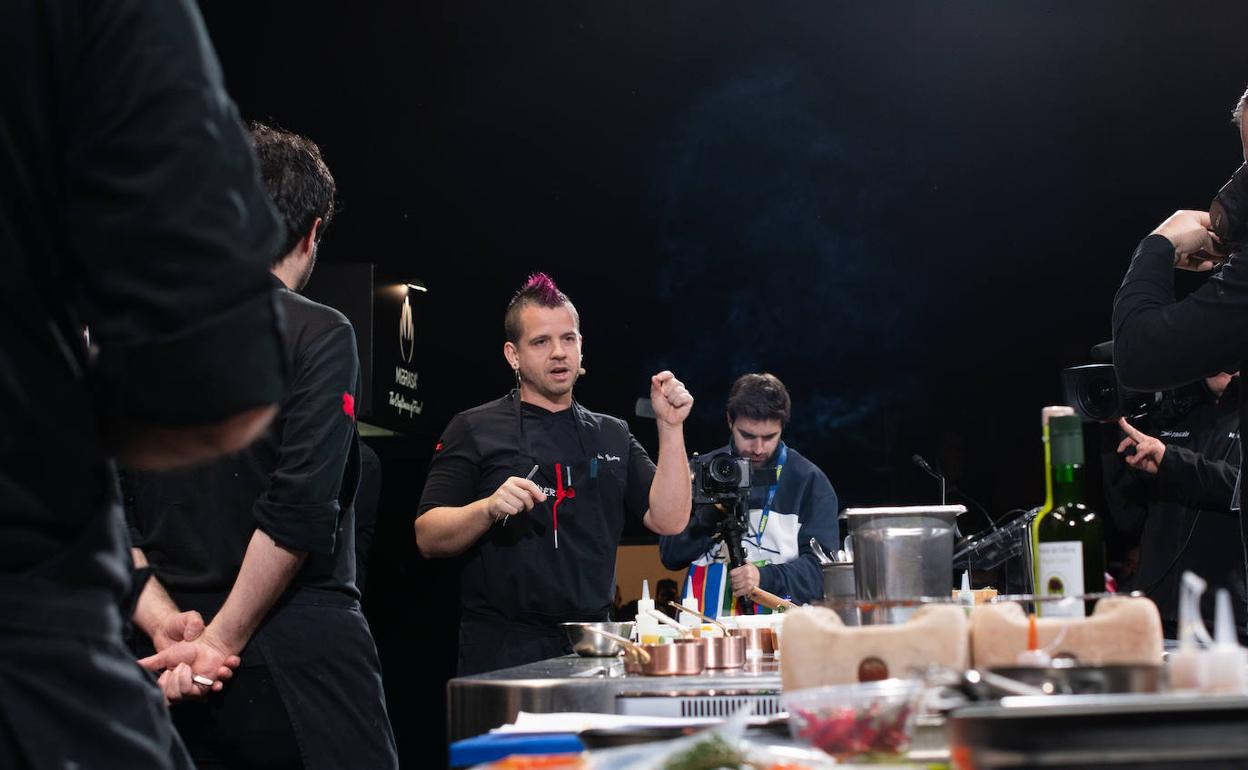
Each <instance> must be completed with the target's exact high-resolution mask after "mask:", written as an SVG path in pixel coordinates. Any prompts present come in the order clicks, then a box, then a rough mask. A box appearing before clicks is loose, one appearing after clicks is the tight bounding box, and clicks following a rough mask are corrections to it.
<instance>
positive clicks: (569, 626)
mask: <svg viewBox="0 0 1248 770" xmlns="http://www.w3.org/2000/svg"><path fill="white" fill-rule="evenodd" d="M560 625H561V626H563V628H564V630H565V631H567V632H568V641H569V642H571V643H572V649H573V650H574V651H576V654H577V655H580V656H581V657H583V658H613V657H615V656H616V655H619V654H620V645H619V644H617V643H616V642H613V641H611V640H610V639H608V638H606V637H605V636H600V635H598V634H595V633H591V632H589V631H586V630H585V629H586V627H589V626H592V627H593V628H597V629H599V630H601V631H606V632H607V633H610V634H615V635H616V636H623V637H626V638H627V637H629V636H632V633H633V624H632V623H608V622H602V623H560Z"/></svg>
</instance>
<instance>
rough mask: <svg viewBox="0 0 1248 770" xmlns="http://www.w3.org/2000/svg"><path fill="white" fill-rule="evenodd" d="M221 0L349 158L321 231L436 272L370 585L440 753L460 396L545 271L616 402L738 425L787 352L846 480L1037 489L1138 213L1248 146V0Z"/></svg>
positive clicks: (259, 76)
mask: <svg viewBox="0 0 1248 770" xmlns="http://www.w3.org/2000/svg"><path fill="white" fill-rule="evenodd" d="M201 8H202V10H203V13H204V15H205V19H206V22H207V25H208V28H209V32H210V34H211V36H212V38H213V40H214V42H215V44H216V46H217V49H218V52H219V55H220V58H221V61H222V65H223V67H224V70H225V74H226V80H227V83H228V86H229V88H230V91H231V93H232V94H233V95H234V97H235V99H236V100H237V102H238V104H239V107H240V110H241V112H242V113H243V115H244V117H246V118H251V119H264V120H270V121H272V122H274V123H276V124H278V125H281V126H283V127H285V128H289V129H291V130H295V131H298V132H300V133H304V134H306V135H308V136H309V137H311V138H312V139H314V140H315V141H316V142H318V143H319V144H320V146H321V147H322V149H323V151H324V154H325V157H326V159H327V161H328V163H329V165H330V167H331V169H332V170H333V172H334V174H335V176H336V177H337V181H338V185H339V191H340V197H341V202H342V212H341V215H340V217H339V219H338V220H337V221H336V222H335V224H334V225H333V227H332V228H331V229H330V230H329V234H328V235H327V237H326V240H325V243H324V245H323V248H322V251H321V253H322V257H321V258H322V260H324V261H325V262H374V263H377V264H378V266H379V267H378V270H379V274H383V273H384V274H385V275H387V276H390V277H392V278H395V279H398V280H407V279H412V278H417V279H420V280H421V281H423V282H424V284H425V285H427V286H428V287H429V294H428V296H427V298H426V300H427V302H426V305H425V308H424V310H423V311H422V318H423V323H422V328H420V329H418V331H417V334H418V336H419V338H420V344H421V347H420V351H421V361H419V362H418V363H419V369H420V372H421V391H422V394H423V397H424V402H425V405H426V411H425V414H424V416H423V417H424V420H423V424H422V429H421V430H419V431H417V432H415V433H413V434H411V435H409V436H406V437H396V438H388V439H377V440H373V441H372V442H371V443H372V445H373V446H374V447H375V448H376V449H377V450H378V452H379V453H380V454H381V457H382V461H383V467H384V472H385V486H384V487H383V492H382V502H381V509H380V520H379V523H378V535H377V543H376V547H375V549H374V555H373V566H372V569H371V571H370V578H369V587H368V594H367V595H366V602H365V606H366V611H367V612H368V614H369V617H370V620H371V622H372V624H373V627H374V631H375V632H376V636H377V640H378V646H379V648H380V650H381V654H382V658H383V663H384V665H385V668H386V670H385V674H386V679H387V688H388V693H389V698H390V708H391V715H392V718H393V721H394V722H395V727H396V732H397V734H398V738H399V741H400V751H401V753H402V754H403V755H404V757H405V764H408V765H411V766H416V765H417V764H424V762H425V761H430V760H434V761H435V763H436V760H437V758H438V755H437V754H433V755H431V754H429V753H428V752H430V751H433V752H441V751H442V750H443V736H444V732H443V731H444V723H443V722H442V721H440V720H441V719H442V717H441V713H440V710H441V709H442V700H441V699H442V697H443V696H442V693H443V686H444V683H445V681H446V678H447V677H448V676H449V674H450V672H451V670H452V669H453V656H454V633H455V629H454V626H455V618H456V614H457V609H456V602H457V596H458V589H457V585H456V582H455V565H454V562H441V563H433V562H426V561H423V560H421V558H420V557H419V554H417V553H416V550H415V547H414V543H413V542H412V537H411V521H412V516H413V514H414V512H415V508H416V502H417V500H418V498H419V493H420V488H421V483H422V478H423V474H424V467H425V464H426V462H427V458H428V455H429V452H430V450H431V448H432V444H433V442H434V441H435V440H436V437H437V434H438V432H439V431H440V430H441V428H442V427H443V425H444V424H445V422H446V421H447V419H449V417H450V416H451V415H452V414H453V413H454V412H456V411H458V410H460V409H463V408H466V407H469V406H471V405H474V404H477V403H480V402H482V401H485V400H487V399H490V398H494V397H497V396H499V395H501V394H503V393H504V392H505V391H506V389H507V388H508V387H509V378H510V372H509V370H508V369H507V367H506V366H505V364H504V363H503V361H502V357H501V345H502V333H501V323H502V312H503V308H504V306H505V304H506V301H507V299H508V298H509V296H510V294H511V293H512V292H513V291H514V290H515V289H516V288H517V287H518V286H519V284H520V283H521V282H522V281H523V280H524V278H525V276H526V275H527V274H528V273H529V272H531V271H534V270H544V271H547V272H549V273H550V274H551V275H552V276H553V277H554V278H555V280H556V281H557V282H558V283H559V285H560V286H561V288H563V289H564V290H565V291H566V292H567V293H568V294H569V295H570V296H571V297H572V298H573V300H574V301H575V302H576V303H577V306H578V308H579V309H580V311H581V318H582V327H583V332H584V334H585V352H586V367H587V368H588V369H589V375H588V376H587V377H586V378H585V379H584V380H583V381H582V382H581V383H580V384H578V386H577V395H578V398H579V399H580V400H581V402H582V403H584V404H586V405H587V406H589V407H590V408H592V409H595V410H598V411H605V412H609V413H613V414H619V415H630V414H631V412H632V406H633V401H634V400H635V399H636V397H638V396H641V395H644V394H645V393H646V392H647V377H648V375H649V374H651V373H653V372H655V371H658V370H659V369H662V368H671V369H672V370H674V371H675V372H677V374H678V375H679V376H680V377H681V378H682V379H683V380H684V381H685V382H686V383H687V384H688V386H689V388H690V390H691V391H692V392H693V393H694V395H695V397H696V398H697V399H698V404H697V406H696V407H695V411H694V414H693V416H692V417H691V418H690V422H689V424H688V427H687V435H688V438H689V444H690V447H691V449H696V450H707V449H711V448H713V447H715V446H717V445H719V444H721V443H723V442H724V441H725V440H726V431H725V430H724V426H723V414H722V411H723V401H724V398H725V396H726V393H727V388H728V385H729V384H730V382H731V381H732V379H733V378H734V377H735V376H736V375H738V374H740V373H742V372H745V371H751V370H769V371H771V372H774V373H775V374H777V375H778V376H779V377H780V378H781V379H782V380H784V381H785V382H786V383H787V384H788V386H789V388H790V391H791V392H792V394H793V398H794V409H793V412H794V418H793V423H792V425H790V426H789V428H788V430H787V431H786V434H785V437H786V440H788V442H789V443H790V445H792V446H793V447H795V448H796V449H798V450H799V451H801V452H802V453H803V454H805V455H807V456H808V457H810V458H811V459H813V460H814V461H815V462H816V463H817V464H819V465H820V466H821V467H822V468H824V470H825V471H826V472H827V474H828V476H829V477H830V478H831V480H832V482H833V484H834V485H835V487H836V489H837V491H838V493H839V494H840V498H841V504H842V506H850V505H869V504H879V503H891V502H912V501H931V500H933V499H934V497H935V495H936V494H937V491H936V485H935V483H934V482H932V481H931V480H930V479H928V478H927V477H925V476H923V475H922V474H921V472H919V471H918V470H917V469H916V468H915V467H914V466H913V465H912V464H911V463H910V460H909V458H910V456H911V454H913V453H915V452H919V453H922V454H924V455H925V456H928V457H929V458H931V459H934V460H935V461H936V462H937V463H938V464H939V465H940V466H941V467H943V468H944V469H945V471H946V472H948V473H949V474H950V475H951V476H953V477H954V478H955V479H956V480H957V482H958V484H959V485H960V486H961V487H962V488H964V489H965V490H966V491H967V492H968V493H970V494H971V495H973V496H974V497H975V498H977V499H978V500H979V501H981V502H982V503H984V505H985V506H987V507H988V508H989V509H990V510H991V511H993V512H994V514H997V513H1001V512H1004V511H1006V510H1008V509H1011V508H1015V507H1029V506H1031V505H1034V504H1036V503H1037V502H1038V501H1039V499H1040V497H1041V495H1042V486H1041V468H1040V462H1041V455H1040V450H1039V441H1038V438H1039V430H1038V417H1039V409H1040V407H1041V406H1043V405H1044V404H1047V403H1054V402H1056V401H1058V400H1059V399H1060V387H1059V377H1058V373H1059V371H1060V369H1061V368H1062V367H1064V366H1069V365H1072V364H1076V363H1083V362H1085V361H1086V356H1087V349H1088V348H1089V346H1091V345H1092V344H1094V343H1097V342H1100V341H1102V340H1105V339H1108V338H1109V336H1110V327H1109V318H1110V307H1111V301H1112V297H1113V293H1114V290H1115V288H1116V287H1117V284H1118V281H1119V280H1120V279H1121V276H1122V273H1123V271H1124V269H1125V267H1126V264H1127V261H1128V259H1129V257H1130V254H1131V252H1132V250H1133V248H1134V247H1135V244H1136V243H1137V241H1138V240H1139V239H1140V238H1142V237H1143V236H1144V235H1146V234H1147V233H1148V232H1149V231H1150V230H1151V229H1152V228H1153V227H1155V226H1156V225H1157V224H1158V223H1159V222H1160V221H1161V220H1162V219H1164V218H1165V217H1166V216H1167V215H1168V214H1170V213H1171V212H1172V211H1173V210H1175V209H1176V208H1205V207H1207V205H1208V201H1209V200H1210V198H1211V197H1212V196H1213V194H1214V193H1215V192H1216V191H1217V189H1218V188H1219V187H1220V186H1221V184H1222V182H1223V181H1224V180H1225V179H1226V178H1227V177H1229V176H1230V174H1231V172H1232V171H1233V170H1234V169H1235V167H1236V166H1237V165H1238V164H1239V163H1240V162H1241V160H1242V159H1241V151H1240V144H1239V140H1238V137H1237V134H1236V132H1235V130H1234V128H1233V127H1232V126H1231V125H1230V122H1229V118H1230V114H1231V108H1232V107H1233V106H1234V104H1235V102H1236V99H1237V98H1238V96H1239V94H1240V93H1241V92H1242V91H1243V89H1244V87H1245V85H1248V66H1245V64H1246V63H1248V62H1246V61H1245V50H1246V48H1248V46H1245V42H1248V40H1246V37H1248V4H1245V3H1242V2H1203V3H1198V4H1188V3H1180V2H1169V1H1167V2H1142V1H1140V0H1132V1H1130V2H1090V3H1060V4H1059V3H1039V2H1030V3H1025V2H1021V1H1018V0H967V1H963V2H934V1H933V2H874V1H873V2H855V3H849V2H841V3H832V2H826V1H823V0H821V1H820V2H813V1H812V2H789V3H757V2H750V3H740V2H721V3H708V2H672V0H663V1H662V2H653V1H647V0H629V2H611V3H584V2H576V3H573V2H547V3H464V2H416V3H407V4H353V5H348V4H343V3H324V4H321V3H309V2H298V3H296V2H290V1H289V0H274V1H272V2H264V3H247V4H242V3H232V2H221V1H218V2H202V3H201ZM1215 332H1216V330H1211V333H1215ZM633 424H634V430H635V432H636V433H637V435H638V436H639V438H641V439H642V441H643V443H644V444H646V445H647V446H649V447H650V448H653V447H654V433H653V426H652V425H647V424H645V423H644V421H640V420H635V419H634V420H633ZM626 593H627V592H626Z"/></svg>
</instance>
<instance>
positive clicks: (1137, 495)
mask: <svg viewBox="0 0 1248 770" xmlns="http://www.w3.org/2000/svg"><path fill="white" fill-rule="evenodd" d="M1238 390H1239V381H1238V378H1237V377H1236V378H1234V379H1233V378H1232V375H1230V374H1225V373H1223V374H1218V375H1215V376H1213V377H1206V378H1205V379H1204V380H1203V381H1202V382H1200V383H1198V384H1196V385H1193V386H1189V387H1188V388H1186V389H1184V393H1183V394H1182V399H1183V404H1184V408H1183V409H1182V411H1181V412H1179V413H1175V414H1172V415H1171V414H1167V413H1162V414H1154V415H1151V416H1150V417H1148V418H1145V421H1136V424H1135V425H1132V424H1131V423H1130V422H1128V421H1127V420H1126V419H1125V418H1123V419H1121V420H1119V425H1120V427H1121V428H1122V430H1123V431H1124V432H1125V434H1126V435H1125V437H1123V438H1122V440H1121V441H1120V442H1119V444H1118V446H1117V451H1118V452H1121V453H1123V454H1118V453H1115V452H1108V453H1106V454H1105V456H1104V457H1103V458H1102V462H1103V467H1104V470H1105V482H1106V483H1105V498H1106V502H1108V504H1109V513H1110V515H1111V516H1112V517H1113V520H1114V523H1115V524H1116V525H1117V526H1118V528H1119V529H1120V530H1122V531H1123V532H1125V533H1127V534H1128V535H1130V536H1135V537H1138V538H1139V541H1140V568H1139V575H1138V577H1137V579H1136V586H1135V587H1136V588H1139V589H1141V590H1143V591H1144V592H1145V593H1146V594H1148V596H1149V597H1150V598H1152V600H1153V601H1154V602H1155V603H1156V604H1157V609H1158V611H1159V612H1160V613H1161V622H1162V629H1163V630H1164V631H1165V634H1166V638H1167V639H1177V638H1178V620H1179V585H1180V577H1181V576H1182V574H1183V573H1184V572H1185V571H1186V570H1191V571H1193V572H1195V573H1196V574H1198V575H1200V576H1201V577H1202V578H1204V579H1205V580H1206V581H1208V584H1209V590H1208V591H1206V592H1205V594H1204V596H1203V597H1202V600H1201V613H1202V614H1203V615H1204V617H1205V621H1206V623H1207V625H1208V626H1209V627H1210V628H1212V627H1213V620H1214V595H1215V594H1214V592H1215V589H1218V588H1226V589H1227V590H1229V591H1230V592H1231V596H1232V598H1233V600H1234V601H1233V602H1232V607H1233V609H1234V611H1235V625H1236V627H1237V628H1238V629H1239V634H1240V636H1241V637H1243V636H1244V635H1245V624H1246V623H1248V615H1246V612H1245V611H1246V610H1248V599H1246V598H1245V595H1246V594H1248V591H1246V590H1245V577H1244V574H1245V570H1244V546H1243V543H1242V542H1241V541H1240V535H1239V515H1238V514H1237V513H1235V512H1234V511H1232V510H1231V507H1232V506H1231V498H1232V496H1233V492H1234V488H1235V479H1236V477H1237V476H1238V474H1239V451H1240V449H1239V405H1238V403H1237V400H1238V395H1239V393H1238ZM1178 398H1179V397H1178V396H1176V397H1175V399H1176V402H1177V399H1178ZM1143 430H1148V431H1149V433H1144V432H1143ZM1150 433H1151V434H1153V435H1149V434H1150ZM1131 449H1133V450H1134V451H1133V452H1131V453H1128V451H1129V450H1131Z"/></svg>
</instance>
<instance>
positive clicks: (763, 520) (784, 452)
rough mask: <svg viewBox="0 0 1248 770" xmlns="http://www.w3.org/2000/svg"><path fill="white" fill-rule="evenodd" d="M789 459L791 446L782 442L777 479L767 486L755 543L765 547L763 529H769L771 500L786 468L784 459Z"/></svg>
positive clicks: (777, 464)
mask: <svg viewBox="0 0 1248 770" xmlns="http://www.w3.org/2000/svg"><path fill="white" fill-rule="evenodd" d="M787 459H789V448H788V447H787V446H785V444H784V442H783V441H781V442H780V455H779V457H777V458H776V479H775V481H773V482H771V486H769V487H767V501H766V502H764V503H763V515H762V516H761V517H760V518H759V520H758V536H757V537H756V538H755V541H754V544H755V545H757V546H758V547H759V548H762V547H763V530H765V529H767V517H768V516H770V515H771V501H772V500H773V499H775V497H776V487H778V486H780V471H782V470H784V461H785V460H787Z"/></svg>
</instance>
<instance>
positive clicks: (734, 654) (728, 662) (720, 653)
mask: <svg viewBox="0 0 1248 770" xmlns="http://www.w3.org/2000/svg"><path fill="white" fill-rule="evenodd" d="M668 604H669V605H671V606H672V607H675V608H676V609H678V610H680V611H681V612H688V613H689V614H691V615H697V616H698V617H700V618H702V619H703V620H705V621H707V622H709V623H714V624H715V625H716V626H719V629H720V630H721V631H723V632H724V635H723V636H704V637H702V643H703V644H705V645H706V667H707V668H741V667H742V666H744V665H745V637H744V636H734V635H733V634H732V631H731V630H730V629H729V628H728V627H727V626H725V625H724V624H723V623H720V622H719V621H718V620H716V619H715V618H712V617H710V616H709V615H703V614H702V613H701V612H698V611H697V610H691V609H689V608H688V607H686V606H684V605H683V604H677V603H676V602H672V601H669V602H668Z"/></svg>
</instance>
